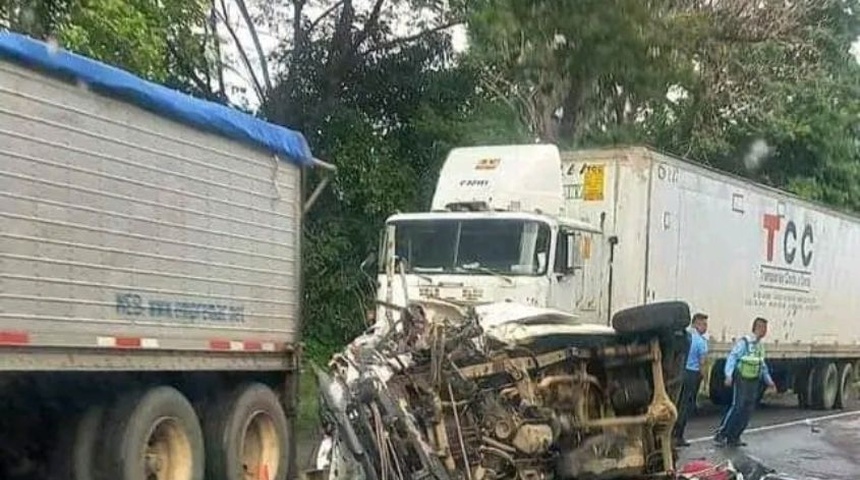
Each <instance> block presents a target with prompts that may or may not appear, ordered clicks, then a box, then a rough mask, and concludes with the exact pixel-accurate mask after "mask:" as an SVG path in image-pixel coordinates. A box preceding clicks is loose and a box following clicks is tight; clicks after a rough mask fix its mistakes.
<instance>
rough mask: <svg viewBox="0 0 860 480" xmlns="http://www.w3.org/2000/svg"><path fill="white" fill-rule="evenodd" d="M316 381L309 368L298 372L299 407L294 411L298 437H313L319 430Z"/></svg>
mask: <svg viewBox="0 0 860 480" xmlns="http://www.w3.org/2000/svg"><path fill="white" fill-rule="evenodd" d="M317 393H318V390H317V382H316V379H315V378H314V374H313V371H311V369H310V368H307V367H305V368H302V371H301V373H300V374H299V407H298V412H296V434H297V435H298V437H299V438H305V437H313V436H315V435H317V434H318V432H319V414H318V407H319V397H318V395H317Z"/></svg>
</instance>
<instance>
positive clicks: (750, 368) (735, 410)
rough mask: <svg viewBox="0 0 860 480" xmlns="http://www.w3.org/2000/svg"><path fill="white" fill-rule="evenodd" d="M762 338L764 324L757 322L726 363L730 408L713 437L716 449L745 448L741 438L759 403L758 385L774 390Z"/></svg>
mask: <svg viewBox="0 0 860 480" xmlns="http://www.w3.org/2000/svg"><path fill="white" fill-rule="evenodd" d="M765 335H767V320H765V319H764V318H761V317H759V318H756V319H755V320H754V321H753V325H752V335H744V336H743V337H741V338H740V340H738V341H737V342H736V343H735V345H734V347H733V348H732V351H731V353H729V357H728V358H727V359H726V368H725V371H724V373H725V375H726V380H725V384H726V386H727V387H731V388H732V406H731V407H729V410H728V411H727V412H726V415H725V417H724V418H723V422H722V424H720V428H719V430H718V431H717V434H716V436H714V442H716V443H717V444H718V445H728V446H732V447H740V446H744V445H746V443H744V442H742V441H741V439H740V438H741V434H742V433H743V432H744V430H746V428H747V424H748V423H749V420H750V415H751V414H752V411H753V408H754V407H755V404H756V403H757V402H758V396H759V391H760V387H761V382H762V381H763V382H764V383H765V384H766V385H767V386H768V388H771V389H774V388H776V385H775V384H774V383H773V378H771V376H770V370H769V369H768V366H767V363H766V362H765V352H764V346H763V345H762V343H763V342H762V340H763V339H764V337H765Z"/></svg>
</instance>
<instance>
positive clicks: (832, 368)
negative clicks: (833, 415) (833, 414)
mask: <svg viewBox="0 0 860 480" xmlns="http://www.w3.org/2000/svg"><path fill="white" fill-rule="evenodd" d="M824 372H825V373H824V375H825V377H824V408H832V407H833V403H834V402H835V401H836V394H837V393H839V372H838V371H837V370H836V365H834V364H832V363H831V364H829V365H827V367H826V369H825V371H824Z"/></svg>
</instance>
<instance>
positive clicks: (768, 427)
mask: <svg viewBox="0 0 860 480" xmlns="http://www.w3.org/2000/svg"><path fill="white" fill-rule="evenodd" d="M854 415H860V410H854V411H851V412H841V413H834V414H832V415H822V416H820V417H808V418H801V419H800V420H793V421H791V422H785V423H776V424H773V425H765V426H763V427H756V428H749V429H747V430H745V431H744V433H761V432H769V431H771V430H778V429H780V428H788V427H795V426H797V425H806V424H811V423H813V422H822V421H827V420H836V419H837V418H844V417H851V416H854ZM713 438H714V436H713V435H710V436H707V437H699V438H694V439H692V440H689V442H690V443H702V442H708V441H711V440H712V439H713Z"/></svg>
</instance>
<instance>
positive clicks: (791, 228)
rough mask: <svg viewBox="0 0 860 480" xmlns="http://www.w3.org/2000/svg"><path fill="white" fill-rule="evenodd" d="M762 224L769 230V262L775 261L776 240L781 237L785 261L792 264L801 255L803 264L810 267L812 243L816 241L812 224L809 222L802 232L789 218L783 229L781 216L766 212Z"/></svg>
mask: <svg viewBox="0 0 860 480" xmlns="http://www.w3.org/2000/svg"><path fill="white" fill-rule="evenodd" d="M762 226H763V227H764V229H765V231H767V261H768V262H773V255H774V245H775V241H776V240H777V238H780V240H781V245H782V256H783V260H785V263H786V264H787V265H792V264H794V261H795V260H796V259H797V258H798V256H799V257H800V261H801V262H802V263H803V266H804V267H809V265H810V264H811V263H812V243H813V241H814V238H813V235H812V225H810V224H808V223H807V224H806V225H804V226H803V231H802V232H800V231H799V228H798V226H797V224H796V223H794V221H793V220H788V221H787V222H786V223H785V228H784V229H783V228H782V227H783V225H782V217H781V216H779V215H770V214H765V215H764V222H763V225H762ZM777 234H779V235H777ZM798 236H799V237H800V238H799V239H798ZM798 254H799V255H798Z"/></svg>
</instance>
